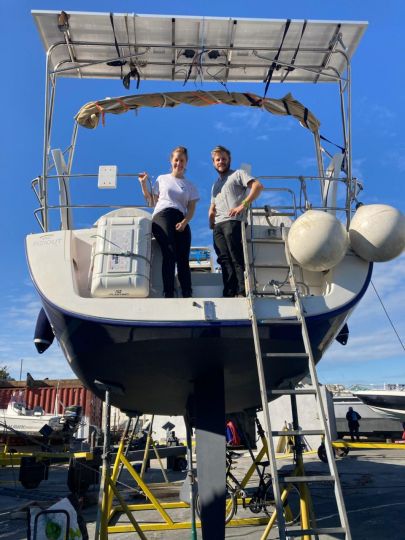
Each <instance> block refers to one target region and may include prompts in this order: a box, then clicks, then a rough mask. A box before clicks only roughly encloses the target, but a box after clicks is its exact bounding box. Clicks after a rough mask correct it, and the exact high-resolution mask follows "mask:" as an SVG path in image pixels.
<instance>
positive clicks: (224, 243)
mask: <svg viewBox="0 0 405 540" xmlns="http://www.w3.org/2000/svg"><path fill="white" fill-rule="evenodd" d="M211 157H212V162H213V165H214V168H215V169H216V171H217V172H218V174H219V177H218V179H217V180H216V181H215V182H214V185H213V186H212V190H211V205H210V209H209V211H208V219H209V223H210V228H211V229H213V231H214V248H215V252H216V254H217V257H218V263H219V264H220V266H221V269H222V280H223V283H224V291H223V295H224V296H225V297H228V298H229V297H235V296H236V297H242V296H246V292H245V277H244V270H245V265H244V258H243V248H242V221H243V219H244V216H245V211H246V210H247V208H249V206H250V205H251V203H252V202H253V201H254V200H255V199H257V197H258V196H259V195H260V193H261V191H262V190H263V186H262V184H261V183H260V182H259V181H258V180H256V179H255V178H253V177H252V176H250V175H248V174H247V173H246V171H243V170H242V169H237V170H232V169H231V168H230V166H231V153H230V151H229V150H228V149H227V148H225V147H223V146H216V147H215V148H214V150H212V152H211Z"/></svg>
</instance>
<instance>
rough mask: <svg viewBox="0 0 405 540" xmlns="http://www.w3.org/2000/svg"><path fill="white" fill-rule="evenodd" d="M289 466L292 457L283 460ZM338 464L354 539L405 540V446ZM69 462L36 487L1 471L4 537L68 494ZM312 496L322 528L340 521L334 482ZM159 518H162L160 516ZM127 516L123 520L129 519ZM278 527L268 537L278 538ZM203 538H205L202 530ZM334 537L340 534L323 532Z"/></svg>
mask: <svg viewBox="0 0 405 540" xmlns="http://www.w3.org/2000/svg"><path fill="white" fill-rule="evenodd" d="M404 446H405V445H404ZM307 460H308V465H307V467H306V471H307V474H316V475H319V474H328V468H327V465H325V464H324V463H322V462H321V461H319V459H318V458H317V456H316V455H313V456H311V457H309V458H307ZM284 463H285V465H286V466H287V465H290V464H291V462H290V461H287V460H286V461H283V462H282V464H283V465H284ZM151 465H152V467H151V469H150V471H149V472H148V477H147V480H148V481H149V482H161V481H162V475H161V471H160V470H159V468H158V463H157V462H156V461H152V462H151ZM248 466H249V459H248V458H247V457H243V458H241V459H240V460H239V466H238V469H237V470H236V471H234V472H235V473H236V474H237V476H239V477H242V475H243V471H244V470H247V467H248ZM337 466H338V470H339V474H340V477H341V482H342V488H343V493H344V498H345V502H346V507H347V512H348V517H349V522H350V525H351V532H352V537H353V539H354V540H363V539H367V540H381V539H383V538H386V539H387V540H388V539H389V540H404V539H405V519H404V512H405V468H404V466H405V448H404V449H403V450H385V449H384V450H363V449H361V450H351V451H350V453H349V455H348V456H346V457H345V458H342V459H338V460H337ZM66 476H67V466H66V465H56V466H53V467H52V468H51V469H50V473H49V480H48V481H44V482H42V483H41V484H40V486H39V487H38V488H37V489H33V490H25V489H24V488H23V487H22V486H21V484H20V483H19V482H18V470H17V469H16V468H10V467H8V468H2V469H0V538H1V539H2V540H5V539H7V540H20V539H25V538H27V532H26V519H25V518H24V510H23V508H24V507H26V506H28V505H30V504H33V503H34V501H38V502H39V503H40V504H41V505H50V504H52V503H53V502H56V500H58V499H60V498H62V497H64V496H66V495H67V494H68V489H67V487H66ZM182 477H184V473H183V474H182V473H169V478H170V480H173V481H177V482H178V481H180V480H181V478H182ZM121 478H122V481H123V483H124V484H126V485H127V486H133V482H132V481H131V479H130V478H129V476H125V475H123V476H122V477H121ZM164 492H166V496H167V497H169V498H168V499H166V498H165V500H172V498H173V493H174V491H173V489H165V490H162V497H163V496H164ZM97 496H98V493H97V490H96V489H93V488H91V489H90V491H89V492H88V495H87V503H86V507H85V508H84V510H83V517H84V519H85V521H86V524H87V529H88V533H89V537H90V538H94V530H95V522H96V517H97V504H96V501H97ZM125 496H126V499H127V501H128V502H130V503H131V504H134V503H135V502H143V500H140V499H139V498H138V499H137V498H134V496H133V493H132V491H131V490H130V489H128V488H126V489H125ZM312 496H313V500H314V505H315V511H316V515H317V519H318V525H319V526H325V527H327V526H332V525H336V524H337V523H336V521H335V519H336V505H335V502H334V499H333V493H332V490H331V488H330V485H329V484H326V483H325V484H324V483H321V484H317V486H316V488H313V489H312ZM188 515H189V511H188V509H182V510H176V511H174V512H171V516H172V518H174V519H175V520H176V521H186V520H188ZM136 516H137V519H138V520H139V521H140V522H142V521H151V520H152V519H153V517H152V514H151V512H137V513H136ZM242 516H243V517H245V516H246V517H254V515H253V514H252V513H250V512H249V511H243V510H242V511H240V512H239V511H238V517H242ZM155 519H156V521H159V518H158V517H157V515H156V517H155ZM127 521H128V520H127V518H126V517H123V518H122V519H120V522H123V523H124V522H127ZM263 529H264V527H263V526H260V527H243V528H241V527H238V528H235V527H233V528H227V530H226V538H227V539H228V538H229V539H230V538H233V539H240V538H247V539H251V540H256V539H259V538H261V534H262V531H263ZM145 534H146V537H147V538H148V539H153V540H157V539H159V540H160V539H163V538H164V539H168V540H170V539H173V540H175V539H176V540H177V539H181V540H182V539H184V540H185V539H189V538H191V533H190V530H177V531H159V532H156V531H148V532H146V533H145ZM137 537H138V536H137V534H136V533H133V532H132V533H123V534H116V535H112V534H111V535H110V538H117V540H118V539H122V540H126V539H129V538H131V539H133V538H137ZM278 537H279V536H278V532H277V529H276V528H275V529H274V530H273V531H272V532H271V534H270V536H269V538H271V539H276V538H278ZM198 538H201V536H200V532H199V533H198ZM321 538H322V539H323V538H325V539H326V538H327V539H331V538H338V536H333V537H332V536H322V537H321Z"/></svg>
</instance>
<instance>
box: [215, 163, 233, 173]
mask: <svg viewBox="0 0 405 540" xmlns="http://www.w3.org/2000/svg"><path fill="white" fill-rule="evenodd" d="M230 168H231V164H230V163H229V165H228V166H227V168H226V169H224V170H223V171H220V170H219V169H217V168H216V167H215V170H216V171H217V173H218V174H220V175H224V174H226V173H227V172H229V169H230Z"/></svg>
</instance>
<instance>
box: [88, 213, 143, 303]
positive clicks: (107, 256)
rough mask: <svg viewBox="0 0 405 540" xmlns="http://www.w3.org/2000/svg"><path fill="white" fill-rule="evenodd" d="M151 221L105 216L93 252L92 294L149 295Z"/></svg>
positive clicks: (99, 227) (97, 295) (140, 296)
mask: <svg viewBox="0 0 405 540" xmlns="http://www.w3.org/2000/svg"><path fill="white" fill-rule="evenodd" d="M151 235H152V221H151V219H150V218H145V217H102V218H100V219H99V220H98V224H97V239H96V243H95V247H94V252H93V272H92V279H91V294H92V296H96V297H126V298H146V297H147V296H148V295H149V282H150V264H151Z"/></svg>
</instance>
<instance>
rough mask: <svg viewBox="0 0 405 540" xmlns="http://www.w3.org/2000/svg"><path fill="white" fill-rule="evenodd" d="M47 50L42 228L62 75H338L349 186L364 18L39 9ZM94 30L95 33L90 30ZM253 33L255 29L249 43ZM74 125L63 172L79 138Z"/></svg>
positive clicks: (278, 78)
mask: <svg viewBox="0 0 405 540" xmlns="http://www.w3.org/2000/svg"><path fill="white" fill-rule="evenodd" d="M33 16H34V19H35V22H36V24H37V26H38V30H39V32H40V35H41V39H42V42H43V44H44V47H45V50H46V66H45V115H44V150H43V166H42V175H41V177H40V178H39V179H38V191H36V194H37V197H38V200H39V203H40V206H41V208H40V210H41V219H40V220H39V223H40V226H41V228H42V229H43V230H44V231H48V227H49V217H48V193H47V179H48V175H49V170H50V168H51V167H52V165H51V163H50V150H51V135H52V121H53V112H54V104H55V95H56V82H57V79H59V78H60V77H70V78H72V77H73V78H119V79H123V82H124V83H125V84H126V85H127V86H129V82H130V79H131V78H133V79H136V80H137V83H138V85H139V82H140V81H141V80H167V81H183V82H184V83H186V82H188V81H193V82H200V83H203V82H205V83H213V82H214V83H215V82H216V83H220V84H222V85H223V86H225V87H226V88H227V85H228V84H230V83H232V82H256V83H258V82H264V83H265V86H264V97H265V94H266V93H267V91H268V87H269V84H270V82H280V83H282V82H301V83H304V82H305V83H320V82H322V83H324V82H335V83H336V82H337V83H338V89H339V100H340V110H341V117H342V139H343V146H342V152H343V154H344V164H345V173H346V175H347V179H348V185H349V188H348V190H347V199H346V205H347V208H348V221H350V202H351V199H352V198H353V197H352V196H353V190H354V191H355V190H356V186H355V185H354V188H353V183H352V159H351V69H350V59H351V56H352V55H353V53H354V51H355V49H356V47H357V45H358V42H359V41H360V39H361V37H362V34H363V33H364V31H365V29H366V26H367V23H365V22H330V21H328V22H323V21H307V20H304V21H303V20H290V19H288V20H271V19H233V18H212V17H211V18H207V17H177V16H156V15H139V14H112V13H77V12H72V13H66V12H63V11H62V12H55V11H33ZM89 28H90V29H91V32H89ZM246 35H249V38H248V40H247V39H246V37H245V36H246ZM77 128H78V126H77V124H75V126H74V129H73V134H72V138H71V142H70V145H69V146H68V148H67V149H66V150H65V153H67V154H68V159H67V166H66V171H65V173H66V177H67V178H68V177H69V175H70V173H71V167H72V160H73V155H74V150H75V146H76V140H77ZM314 138H315V148H316V156H317V162H318V174H319V176H320V177H321V178H323V179H325V170H324V164H323V158H322V151H323V148H322V146H321V139H322V137H321V136H320V135H319V133H318V132H315V133H314Z"/></svg>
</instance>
